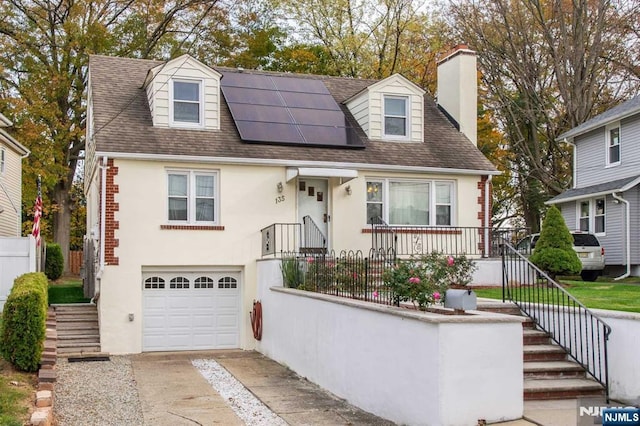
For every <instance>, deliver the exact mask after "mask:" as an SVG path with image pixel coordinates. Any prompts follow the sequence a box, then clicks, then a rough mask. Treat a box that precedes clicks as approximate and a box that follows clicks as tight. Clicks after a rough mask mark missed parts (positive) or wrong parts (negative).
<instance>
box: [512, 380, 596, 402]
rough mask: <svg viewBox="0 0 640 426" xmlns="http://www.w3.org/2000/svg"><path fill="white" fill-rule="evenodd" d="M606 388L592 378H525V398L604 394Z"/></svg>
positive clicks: (562, 397) (575, 396)
mask: <svg viewBox="0 0 640 426" xmlns="http://www.w3.org/2000/svg"><path fill="white" fill-rule="evenodd" d="M602 395H604V388H603V387H602V385H600V383H598V382H596V381H594V380H590V379H578V378H571V379H570V378H563V379H525V380H524V399H525V400H532V399H535V400H540V399H570V398H580V397H588V396H602Z"/></svg>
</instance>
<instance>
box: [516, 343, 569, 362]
mask: <svg viewBox="0 0 640 426" xmlns="http://www.w3.org/2000/svg"><path fill="white" fill-rule="evenodd" d="M523 352H524V361H525V362H527V361H564V360H566V358H567V353H566V352H565V351H564V349H562V348H561V347H560V346H557V345H524V346H523Z"/></svg>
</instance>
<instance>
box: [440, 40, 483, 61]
mask: <svg viewBox="0 0 640 426" xmlns="http://www.w3.org/2000/svg"><path fill="white" fill-rule="evenodd" d="M460 54H465V55H473V56H475V54H476V52H475V51H474V50H471V49H469V45H468V44H466V43H458V44H456V45H455V46H453V48H452V49H451V50H449V51H448V52H447V53H445V54H444V55H443V58H442V59H440V60H438V64H441V63H443V62H446V61H448V60H449V59H451V58H453V57H454V56H457V55H460Z"/></svg>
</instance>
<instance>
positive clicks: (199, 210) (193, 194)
mask: <svg viewBox="0 0 640 426" xmlns="http://www.w3.org/2000/svg"><path fill="white" fill-rule="evenodd" d="M216 180H217V174H216V173H215V172H196V171H169V172H168V196H169V200H168V219H169V222H181V223H191V224H214V223H216V221H217V213H216V208H217V206H216V192H217V190H216Z"/></svg>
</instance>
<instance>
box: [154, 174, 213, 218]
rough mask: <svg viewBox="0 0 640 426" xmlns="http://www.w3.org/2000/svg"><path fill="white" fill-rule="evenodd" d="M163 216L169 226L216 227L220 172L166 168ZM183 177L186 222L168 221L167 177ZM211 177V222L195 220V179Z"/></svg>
mask: <svg viewBox="0 0 640 426" xmlns="http://www.w3.org/2000/svg"><path fill="white" fill-rule="evenodd" d="M165 172H166V177H167V178H166V182H165V183H166V186H165V188H166V193H165V195H166V196H165V214H166V215H167V216H166V223H167V224H169V225H203V226H206V225H218V224H220V172H219V170H195V169H179V168H166V170H165ZM172 174H173V175H184V176H186V177H187V196H186V198H187V220H170V219H169V197H170V196H169V176H170V175H172ZM197 176H213V221H205V220H196V200H197V198H198V197H196V182H195V181H196V177H197Z"/></svg>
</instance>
